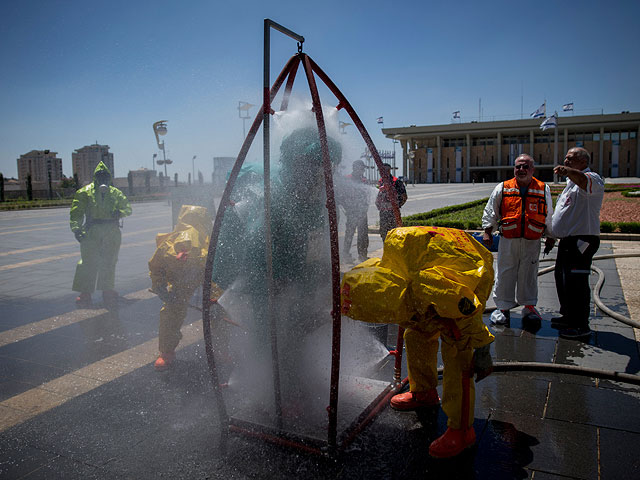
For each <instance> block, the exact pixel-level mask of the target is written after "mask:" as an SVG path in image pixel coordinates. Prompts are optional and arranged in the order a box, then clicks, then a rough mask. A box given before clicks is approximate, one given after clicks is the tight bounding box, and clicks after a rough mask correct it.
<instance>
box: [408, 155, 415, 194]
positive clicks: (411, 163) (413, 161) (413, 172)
mask: <svg viewBox="0 0 640 480" xmlns="http://www.w3.org/2000/svg"><path fill="white" fill-rule="evenodd" d="M415 159H416V153H415V152H414V151H413V150H409V164H410V166H411V181H412V183H413V186H414V187H415V185H416V163H415Z"/></svg>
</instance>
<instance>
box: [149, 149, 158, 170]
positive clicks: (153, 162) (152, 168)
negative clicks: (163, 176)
mask: <svg viewBox="0 0 640 480" xmlns="http://www.w3.org/2000/svg"><path fill="white" fill-rule="evenodd" d="M157 156H158V154H157V153H154V154H153V158H152V159H151V170H154V171H155V169H156V157H157Z"/></svg>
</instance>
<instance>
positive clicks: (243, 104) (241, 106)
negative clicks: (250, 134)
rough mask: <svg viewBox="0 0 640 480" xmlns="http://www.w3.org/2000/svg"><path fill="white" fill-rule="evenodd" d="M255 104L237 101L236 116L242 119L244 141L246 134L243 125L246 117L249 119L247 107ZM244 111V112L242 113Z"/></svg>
mask: <svg viewBox="0 0 640 480" xmlns="http://www.w3.org/2000/svg"><path fill="white" fill-rule="evenodd" d="M254 106H255V105H252V104H250V103H248V102H242V101H238V117H239V118H241V119H242V141H243V142H244V139H245V137H246V136H247V134H246V127H245V122H246V120H247V119H249V118H250V117H249V109H250V108H251V107H254ZM243 113H244V114H243Z"/></svg>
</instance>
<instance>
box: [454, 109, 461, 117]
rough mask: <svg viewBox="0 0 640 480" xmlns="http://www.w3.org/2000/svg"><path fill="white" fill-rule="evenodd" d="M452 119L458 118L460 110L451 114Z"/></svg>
mask: <svg viewBox="0 0 640 480" xmlns="http://www.w3.org/2000/svg"><path fill="white" fill-rule="evenodd" d="M453 118H460V110H456V111H455V112H453Z"/></svg>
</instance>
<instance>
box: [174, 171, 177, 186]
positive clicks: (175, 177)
mask: <svg viewBox="0 0 640 480" xmlns="http://www.w3.org/2000/svg"><path fill="white" fill-rule="evenodd" d="M173 182H174V183H175V186H176V187H177V186H178V174H177V173H176V174H175V175H174V176H173Z"/></svg>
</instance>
